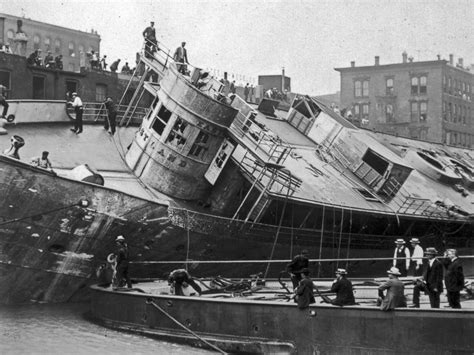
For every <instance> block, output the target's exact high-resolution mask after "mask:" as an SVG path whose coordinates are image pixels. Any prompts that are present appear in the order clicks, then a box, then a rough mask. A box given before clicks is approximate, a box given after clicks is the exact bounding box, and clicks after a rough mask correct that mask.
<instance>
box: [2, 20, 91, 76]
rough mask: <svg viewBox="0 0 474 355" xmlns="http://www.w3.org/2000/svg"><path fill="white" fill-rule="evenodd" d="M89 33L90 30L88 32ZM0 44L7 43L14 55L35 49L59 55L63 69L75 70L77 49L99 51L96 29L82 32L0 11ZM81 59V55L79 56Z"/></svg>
mask: <svg viewBox="0 0 474 355" xmlns="http://www.w3.org/2000/svg"><path fill="white" fill-rule="evenodd" d="M91 32H92V31H91ZM0 43H2V44H10V48H11V49H12V51H13V53H14V54H18V55H22V56H28V55H29V54H30V53H32V52H34V51H35V49H41V50H42V57H43V58H44V57H45V55H46V54H47V52H48V51H51V54H52V55H53V56H57V55H59V54H62V55H63V64H64V70H67V71H79V70H80V66H81V65H80V60H81V55H80V53H81V51H82V52H83V53H84V55H85V53H87V52H89V53H90V52H91V51H92V50H94V51H95V52H100V36H99V35H98V34H97V32H92V33H88V32H83V31H78V30H73V29H70V28H66V27H60V26H55V25H51V24H48V23H44V22H39V21H34V20H31V19H27V18H22V17H17V16H12V15H7V14H1V13H0ZM83 60H84V56H83Z"/></svg>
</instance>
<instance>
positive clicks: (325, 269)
mask: <svg viewBox="0 0 474 355" xmlns="http://www.w3.org/2000/svg"><path fill="white" fill-rule="evenodd" d="M0 194H1V196H2V197H3V198H2V200H1V202H0V216H2V221H0V247H1V249H0V250H1V253H0V256H1V257H0V282H1V283H2V285H3V286H4V287H2V288H1V289H0V300H1V302H2V303H7V304H8V303H25V302H67V301H80V300H84V299H85V298H87V297H88V292H87V287H86V286H87V285H89V284H90V283H92V282H94V281H96V280H97V276H98V275H97V273H96V270H97V269H98V268H100V266H101V265H104V263H105V260H106V258H107V255H108V254H109V253H111V252H114V249H115V243H114V240H115V238H116V236H117V235H125V236H126V238H127V242H128V245H129V248H130V254H131V260H132V264H131V266H130V272H131V275H132V278H133V277H137V276H138V275H139V276H140V277H141V278H143V277H145V278H147V277H162V276H163V275H164V274H165V273H166V272H169V271H170V270H172V269H173V268H177V267H182V266H183V265H184V262H185V261H186V260H188V261H192V262H191V263H190V264H189V265H188V266H189V269H190V271H191V272H192V273H193V274H194V275H198V276H213V275H214V276H215V275H218V274H225V275H228V276H230V277H247V276H248V275H251V274H256V273H258V272H262V273H264V272H266V276H267V277H277V276H278V275H279V273H280V271H281V270H283V269H284V268H285V262H283V261H282V262H279V263H274V264H271V265H268V264H267V263H263V262H262V261H265V260H269V259H272V260H285V259H286V260H288V259H291V257H292V256H293V255H295V254H296V253H298V252H299V251H300V250H301V249H302V248H307V249H309V250H310V255H311V257H312V258H315V257H320V258H327V259H330V258H338V259H339V258H344V257H348V256H349V251H350V257H351V258H357V257H359V258H369V259H370V258H374V257H388V258H390V257H391V255H392V246H393V240H392V238H386V240H385V241H384V242H383V243H382V244H381V246H382V247H381V248H379V250H377V251H376V252H374V249H373V247H372V245H373V244H371V243H372V242H371V241H369V242H368V244H364V243H365V242H364V240H355V239H354V240H353V241H352V244H351V245H352V246H355V247H356V248H354V249H350V250H349V249H347V250H345V249H341V248H340V242H339V247H338V240H337V238H336V237H335V235H334V233H332V232H329V234H325V235H321V234H320V232H319V231H306V234H305V235H303V234H302V231H299V233H298V235H296V233H293V230H292V229H289V228H278V227H277V226H271V225H260V224H254V223H251V222H247V223H246V222H243V221H233V220H231V219H228V218H222V217H217V216H214V215H206V214H202V213H196V212H193V211H189V210H186V209H179V208H175V207H170V206H169V205H168V204H167V203H158V202H155V201H151V200H146V199H142V198H138V197H136V196H133V195H129V194H126V193H123V192H120V191H116V190H113V189H110V188H106V187H103V186H98V185H94V184H91V183H85V182H81V181H76V180H72V179H68V178H64V177H59V176H57V175H56V174H54V173H51V172H48V171H45V170H43V169H39V168H35V167H32V166H30V165H28V164H25V163H22V162H19V161H17V160H14V159H10V158H6V157H0ZM84 202H86V203H87V206H86V207H85V206H83V205H81V204H82V203H84ZM321 238H322V239H323V240H321ZM272 250H273V254H272ZM219 260H222V261H224V262H221V263H215V262H214V263H213V262H212V261H219ZM233 260H238V261H245V262H244V263H239V264H236V263H233V262H232V261H233ZM155 261H175V262H174V263H167V264H157V263H155ZM203 261H204V262H203ZM205 261H208V262H207V263H206V262H205ZM246 261H248V262H246ZM466 262H467V260H466ZM390 264H391V262H390V261H388V260H380V261H375V260H370V261H369V262H363V261H360V262H359V261H354V262H350V263H348V262H343V261H341V262H337V261H334V262H329V263H321V264H319V263H318V264H316V263H311V265H310V268H311V271H312V273H313V275H315V276H318V277H332V276H333V275H334V274H333V273H334V270H335V268H337V267H346V268H348V269H349V270H351V275H352V276H353V277H356V276H364V277H367V276H383V275H384V274H385V270H386V269H387V268H388V267H389V266H390ZM465 266H466V271H467V270H468V269H469V268H468V267H467V266H468V265H465ZM99 276H100V275H99Z"/></svg>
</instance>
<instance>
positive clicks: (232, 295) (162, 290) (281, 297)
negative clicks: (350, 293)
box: [95, 278, 474, 312]
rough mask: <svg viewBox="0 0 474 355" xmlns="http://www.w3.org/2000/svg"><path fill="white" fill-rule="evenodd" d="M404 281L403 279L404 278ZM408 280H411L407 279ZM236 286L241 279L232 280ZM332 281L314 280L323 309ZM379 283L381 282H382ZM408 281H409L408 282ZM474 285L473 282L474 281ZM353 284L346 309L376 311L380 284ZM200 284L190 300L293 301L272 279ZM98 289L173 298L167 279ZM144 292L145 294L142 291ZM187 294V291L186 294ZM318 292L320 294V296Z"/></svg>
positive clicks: (472, 307)
mask: <svg viewBox="0 0 474 355" xmlns="http://www.w3.org/2000/svg"><path fill="white" fill-rule="evenodd" d="M402 279H403V278H402ZM407 280H408V278H407ZM232 281H233V282H235V283H236V284H237V286H236V287H237V288H238V284H239V281H241V280H232ZM332 282H333V281H326V280H322V281H314V284H315V290H317V291H316V292H315V293H314V294H315V299H316V303H315V304H316V305H318V306H320V307H335V306H334V305H332V304H328V303H325V301H324V300H323V298H322V297H321V295H323V296H327V297H329V298H331V299H334V298H335V294H334V293H330V292H329V291H330V289H331V284H332ZM379 282H380V281H379ZM407 282H408V281H407ZM472 282H473V284H474V280H472ZM285 283H286V285H289V286H288V288H289V289H290V291H291V282H290V281H289V280H286V282H285ZM352 283H353V285H354V296H355V299H356V302H357V305H354V306H346V307H357V308H360V307H372V308H377V307H378V306H377V305H376V302H377V295H378V293H377V287H378V286H377V282H375V281H373V280H362V279H359V280H357V279H352ZM198 284H199V285H200V286H201V288H202V289H203V291H204V292H203V294H202V295H201V296H195V295H194V296H190V297H199V298H203V299H227V300H235V301H237V302H239V301H259V302H278V303H286V302H293V300H292V299H291V296H292V294H291V293H289V292H288V291H286V290H285V289H284V288H282V287H281V285H280V284H279V283H278V282H277V281H276V280H271V281H270V280H269V281H267V282H266V283H265V285H264V286H256V287H252V289H251V290H243V289H242V290H240V291H222V292H219V291H218V290H212V291H210V290H209V286H210V280H209V279H206V280H204V279H201V281H198ZM95 287H97V288H100V289H103V290H107V291H111V292H112V291H113V292H119V293H120V292H126V293H127V294H129V293H137V294H148V295H170V286H169V285H168V283H167V281H165V280H156V281H147V282H137V283H134V284H133V289H132V290H128V289H118V290H115V291H114V290H113V289H112V287H111V286H109V287H105V288H101V287H98V286H95ZM187 289H189V291H188V292H190V293H191V294H192V292H194V290H193V289H192V288H191V287H188V288H187ZM142 291H143V292H142ZM185 292H186V291H185ZM319 292H320V293H321V294H319ZM412 295H413V286H412V285H408V284H407V285H406V286H405V296H406V297H407V301H408V304H411V300H412ZM462 295H463V297H462V298H461V304H462V309H463V310H464V311H473V312H474V299H473V298H471V299H468V295H467V294H466V292H465V291H464V292H462ZM420 309H431V307H430V302H429V298H428V296H427V295H424V294H423V293H422V294H421V295H420ZM443 309H451V308H450V307H449V305H448V301H447V298H446V294H445V293H443V294H442V295H441V306H440V310H443Z"/></svg>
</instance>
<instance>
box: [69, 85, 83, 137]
mask: <svg viewBox="0 0 474 355" xmlns="http://www.w3.org/2000/svg"><path fill="white" fill-rule="evenodd" d="M72 107H73V108H74V111H75V112H76V119H75V120H74V128H71V131H73V132H74V133H76V134H80V133H82V113H83V112H84V109H83V107H82V100H81V98H80V97H79V95H77V92H73V93H72Z"/></svg>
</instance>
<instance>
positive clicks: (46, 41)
mask: <svg viewBox="0 0 474 355" xmlns="http://www.w3.org/2000/svg"><path fill="white" fill-rule="evenodd" d="M44 48H45V49H46V50H47V51H50V50H51V38H49V37H46V38H45V39H44Z"/></svg>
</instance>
